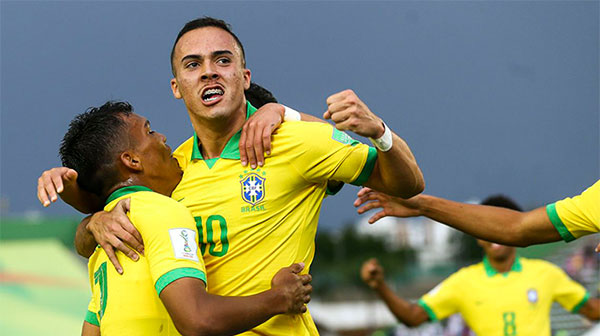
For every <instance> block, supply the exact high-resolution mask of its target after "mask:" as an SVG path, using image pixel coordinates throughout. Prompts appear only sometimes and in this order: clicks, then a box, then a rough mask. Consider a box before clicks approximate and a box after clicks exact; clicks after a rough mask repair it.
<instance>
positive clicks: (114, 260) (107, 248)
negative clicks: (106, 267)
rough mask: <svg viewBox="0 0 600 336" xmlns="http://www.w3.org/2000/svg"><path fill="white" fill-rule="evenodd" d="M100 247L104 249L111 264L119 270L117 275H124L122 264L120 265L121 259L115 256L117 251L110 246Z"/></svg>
mask: <svg viewBox="0 0 600 336" xmlns="http://www.w3.org/2000/svg"><path fill="white" fill-rule="evenodd" d="M100 246H101V247H102V249H103V250H104V252H106V255H107V256H108V260H110V262H111V263H112V264H113V266H114V267H115V270H117V273H119V274H123V267H122V266H121V263H119V259H117V256H116V254H115V250H114V249H113V247H112V246H110V245H109V244H100Z"/></svg>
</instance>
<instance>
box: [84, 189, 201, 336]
mask: <svg viewBox="0 0 600 336" xmlns="http://www.w3.org/2000/svg"><path fill="white" fill-rule="evenodd" d="M123 197H130V198H131V206H130V212H129V214H128V216H129V219H130V220H131V222H132V223H133V225H135V227H136V228H137V229H138V231H139V232H140V234H141V235H142V239H143V240H144V254H145V256H141V258H140V259H139V260H138V261H137V262H134V261H132V260H130V259H129V258H127V257H126V256H125V255H124V254H122V253H121V252H118V253H117V257H118V258H119V262H120V263H121V265H122V266H123V270H124V273H123V275H119V274H118V273H117V271H116V270H115V269H114V267H113V266H112V264H111V263H110V261H109V259H108V257H107V255H106V253H105V252H104V250H103V249H102V248H100V247H98V248H96V251H95V252H94V254H93V255H92V256H91V257H90V260H89V263H88V269H89V276H90V285H91V288H92V300H91V302H90V306H89V309H88V313H87V315H86V321H87V322H89V323H92V324H95V325H99V326H100V332H101V334H102V335H103V336H110V335H128V336H129V335H140V336H142V335H165V336H166V335H179V333H178V332H177V330H176V329H175V326H174V325H173V321H172V320H171V317H170V316H169V314H168V313H167V311H166V309H165V307H164V305H163V304H162V301H161V300H160V298H159V294H160V292H161V291H162V290H163V289H164V288H165V287H166V286H167V285H169V284H170V283H171V282H173V281H175V280H177V279H180V278H183V277H194V278H198V279H202V280H203V281H204V282H205V283H206V275H205V274H206V273H205V270H204V264H203V262H202V258H201V257H200V258H199V253H198V252H199V251H198V247H197V243H196V234H197V231H196V225H195V222H194V219H193V218H192V216H191V215H190V212H189V210H188V209H186V208H185V207H184V206H182V205H181V204H178V203H177V202H175V201H174V200H172V199H170V198H168V197H166V196H163V195H160V194H158V193H155V192H152V191H151V190H150V189H148V188H146V187H140V186H134V187H125V188H121V189H119V190H117V191H115V192H114V193H113V194H112V195H111V196H110V197H109V198H108V200H107V203H108V204H107V206H106V207H105V208H104V209H105V210H107V211H109V210H111V209H112V208H114V207H115V205H116V204H117V203H118V201H119V200H120V199H122V198H123Z"/></svg>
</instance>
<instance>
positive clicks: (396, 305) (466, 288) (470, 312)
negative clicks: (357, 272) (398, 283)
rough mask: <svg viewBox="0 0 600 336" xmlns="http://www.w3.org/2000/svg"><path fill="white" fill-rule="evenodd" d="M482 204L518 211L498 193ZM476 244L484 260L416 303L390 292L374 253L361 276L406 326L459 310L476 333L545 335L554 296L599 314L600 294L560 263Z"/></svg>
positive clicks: (580, 309)
mask: <svg viewBox="0 0 600 336" xmlns="http://www.w3.org/2000/svg"><path fill="white" fill-rule="evenodd" d="M482 204H483V205H488V206H496V207H503V208H507V209H512V210H515V211H521V209H520V208H519V206H518V205H517V204H515V203H514V202H513V201H512V200H510V199H508V198H506V197H503V196H493V197H490V198H488V199H486V200H484V201H483V202H482ZM383 206H385V205H383ZM478 244H479V245H480V246H481V247H482V248H483V251H484V253H485V257H484V259H483V262H480V263H478V264H475V265H472V266H469V267H465V268H462V269H461V270H459V271H458V272H456V273H454V274H452V275H451V276H450V277H449V278H447V279H446V280H444V281H443V282H442V283H440V284H439V285H438V286H436V287H435V288H434V289H432V290H431V291H430V292H429V293H428V294H425V295H424V296H423V297H422V298H421V299H420V300H419V301H418V303H416V304H415V303H411V302H408V301H407V300H404V299H402V298H400V297H398V296H397V295H395V293H394V292H393V291H392V290H391V289H390V288H389V287H388V285H387V284H386V283H385V280H384V273H383V268H382V267H381V266H380V265H379V263H378V262H377V260H376V259H371V260H368V261H367V262H365V263H364V264H363V267H362V269H361V277H362V279H363V281H364V282H365V283H366V284H367V285H368V286H369V287H370V288H372V289H373V290H375V292H376V293H377V294H378V295H379V296H380V297H381V299H382V300H383V301H384V302H385V304H386V305H387V306H388V308H389V309H390V310H391V312H392V313H393V314H394V315H395V316H396V318H397V319H398V320H399V321H400V322H402V323H404V324H406V325H408V326H418V325H420V324H422V323H424V322H427V321H437V320H441V319H444V318H446V317H448V316H450V315H452V314H455V313H457V312H458V313H461V314H462V316H463V318H464V319H465V321H466V323H467V324H468V326H469V327H470V328H471V329H472V330H473V331H474V332H475V333H476V334H477V335H486V336H494V335H498V336H507V335H521V336H528V335H531V336H540V335H547V336H549V335H550V308H551V306H552V303H553V302H554V301H556V302H558V303H559V304H560V305H562V306H563V307H564V308H565V309H566V310H568V311H571V312H573V313H579V314H581V315H583V316H585V317H587V318H588V319H591V320H598V319H600V299H597V298H589V294H588V293H587V292H586V290H585V289H584V288H583V287H582V286H581V285H579V284H577V283H576V282H574V281H573V280H571V279H570V278H569V277H568V276H567V275H566V274H565V273H564V272H563V271H562V270H561V269H560V268H558V267H556V266H555V265H553V264H551V263H548V262H546V261H543V260H535V259H525V258H521V257H519V256H518V255H517V253H516V249H515V248H514V247H509V246H503V245H499V244H495V243H490V242H487V241H483V240H478Z"/></svg>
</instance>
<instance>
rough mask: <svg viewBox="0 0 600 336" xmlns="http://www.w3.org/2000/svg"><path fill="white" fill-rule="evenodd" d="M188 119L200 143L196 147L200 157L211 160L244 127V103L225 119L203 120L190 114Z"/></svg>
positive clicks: (219, 153) (217, 155)
mask: <svg viewBox="0 0 600 336" xmlns="http://www.w3.org/2000/svg"><path fill="white" fill-rule="evenodd" d="M190 119H191V120H192V126H193V127H194V131H195V132H196V135H197V136H198V141H199V142H200V143H199V144H198V145H199V147H200V150H201V151H202V157H203V158H204V159H205V160H206V159H213V158H216V157H219V156H220V155H221V152H223V149H224V148H225V145H226V144H227V142H228V141H229V139H231V137H232V136H233V135H234V134H235V133H237V132H238V131H239V130H240V129H241V128H242V126H243V125H244V122H245V121H246V104H245V102H244V104H243V105H242V106H241V107H240V108H238V109H237V111H236V112H235V113H231V114H230V115H229V116H227V117H226V118H219V119H204V118H201V117H199V116H197V115H196V114H193V113H190Z"/></svg>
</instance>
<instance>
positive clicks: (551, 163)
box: [0, 1, 600, 228]
mask: <svg viewBox="0 0 600 336" xmlns="http://www.w3.org/2000/svg"><path fill="white" fill-rule="evenodd" d="M598 4H599V3H598V1H564V2H563V1H551V2H544V1H510V2H503V1H498V2H480V1H456V2H454V1H448V2H441V1H432V2H414V1H411V2H394V1H385V2H374V1H370V2H357V1H353V2H341V1H336V2H270V1H259V2H250V1H244V2H171V1H169V2H137V1H129V2H68V1H67V2H63V1H61V2H49V1H47V2H23V1H19V2H11V1H2V2H1V4H0V6H1V17H0V18H1V20H0V21H1V26H0V28H1V42H2V43H1V92H0V94H1V113H2V114H1V120H0V122H1V148H0V149H1V155H2V160H1V181H0V182H1V185H0V187H1V196H2V199H3V204H5V205H6V204H9V208H8V211H7V209H6V208H5V209H3V213H4V214H6V213H8V214H11V215H18V214H21V213H24V212H28V211H31V210H42V211H43V213H45V214H49V215H56V214H68V213H72V210H70V209H69V208H68V207H67V206H65V205H62V204H61V205H58V206H56V205H53V206H52V207H51V208H50V209H42V207H41V206H40V205H39V203H38V201H37V199H36V196H35V195H36V185H37V177H38V176H39V174H40V173H41V172H42V171H43V170H44V169H47V168H49V167H52V166H56V165H58V164H59V159H58V156H57V151H58V145H59V142H60V139H61V138H62V135H63V134H64V132H65V131H66V128H67V125H68V122H69V121H70V120H71V118H72V117H73V116H74V115H75V114H77V113H80V112H83V111H84V110H85V109H86V108H87V107H89V106H93V105H95V106H97V105H99V104H102V103H103V102H104V101H105V100H108V99H124V100H128V101H129V102H131V103H132V104H133V105H134V106H135V108H136V111H137V112H138V113H140V114H142V115H144V116H146V117H148V118H149V119H150V120H151V121H152V124H153V128H155V129H157V130H159V131H161V132H163V133H164V134H166V135H167V137H168V142H169V144H170V145H171V146H172V147H175V146H177V145H178V144H179V143H180V142H182V141H183V140H184V139H186V138H187V137H189V136H190V135H191V132H192V128H191V126H190V122H189V118H188V116H187V113H186V110H185V106H184V105H183V103H182V102H181V101H178V100H176V99H174V98H173V96H172V94H171V90H170V87H169V80H170V79H171V73H170V68H169V52H170V49H171V46H172V43H173V40H174V38H175V36H176V35H177V32H178V31H179V29H180V28H181V27H182V26H183V24H185V22H187V21H188V20H191V19H194V18H196V17H199V16H204V15H210V16H215V17H219V18H223V19H225V20H227V21H228V22H230V23H231V24H232V25H233V29H234V31H235V32H236V33H237V34H238V36H239V37H240V39H241V40H242V42H243V43H244V46H245V49H246V54H247V60H248V67H249V68H250V69H251V70H252V79H253V81H255V82H257V83H259V84H261V85H263V86H265V87H266V88H269V89H270V90H271V91H272V92H273V93H274V94H275V95H276V97H277V98H278V99H279V100H280V101H281V102H284V103H285V104H287V105H289V106H292V107H294V108H296V109H298V110H301V111H305V112H307V113H311V114H314V115H319V116H320V115H321V114H322V112H323V111H324V110H325V109H326V104H325V100H326V98H327V97H328V96H329V95H331V94H333V93H335V92H337V91H340V90H343V89H346V88H351V89H353V90H355V91H356V92H357V93H358V95H359V96H360V97H361V98H362V99H363V100H364V101H365V102H366V103H367V104H368V106H369V107H370V108H371V109H372V110H373V111H374V112H375V113H376V114H378V115H379V116H380V117H382V118H383V119H384V120H385V121H386V122H387V123H388V125H390V127H391V128H392V129H393V130H395V131H396V132H397V133H398V134H399V135H401V136H402V137H403V138H404V139H405V140H406V141H407V142H408V144H409V145H410V146H411V148H412V150H413V152H414V154H415V156H416V158H417V160H418V162H419V164H420V166H421V168H422V170H423V173H424V175H425V179H426V182H427V188H426V192H427V193H430V194H434V195H439V196H443V197H448V198H451V199H455V200H465V199H470V198H474V197H475V198H481V197H485V196H486V195H488V194H490V193H499V192H501V193H505V194H507V195H509V196H512V197H514V198H515V199H516V200H517V201H518V202H520V203H521V204H522V205H523V206H524V207H526V208H531V207H534V206H540V205H543V204H545V203H547V202H550V201H554V200H557V199H559V198H562V197H565V196H569V195H573V194H576V193H579V192H581V191H582V190H583V189H584V188H585V187H587V186H589V185H591V184H592V183H593V182H594V181H596V180H597V179H598V178H599V176H600V167H599V152H600V138H599V128H600V120H599V71H600V69H599V52H598V49H599V25H598V22H599V19H598V18H599V5H598ZM356 191H357V188H356V187H352V186H346V187H345V188H344V190H343V191H342V192H341V193H340V194H339V195H338V196H335V197H333V198H330V199H328V200H326V201H325V203H324V208H323V211H322V216H321V225H322V227H329V228H331V227H337V226H339V225H340V224H341V223H343V222H345V221H348V220H352V219H355V218H356V217H357V215H356V214H355V212H354V208H353V207H352V201H353V200H354V195H355V193H356ZM7 202H8V203H7Z"/></svg>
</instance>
